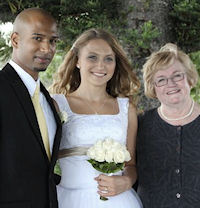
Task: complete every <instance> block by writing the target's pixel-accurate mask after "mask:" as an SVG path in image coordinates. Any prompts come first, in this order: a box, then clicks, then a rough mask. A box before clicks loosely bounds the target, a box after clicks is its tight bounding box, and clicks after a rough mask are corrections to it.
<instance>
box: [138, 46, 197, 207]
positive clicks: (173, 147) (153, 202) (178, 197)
mask: <svg viewBox="0 0 200 208" xmlns="http://www.w3.org/2000/svg"><path fill="white" fill-rule="evenodd" d="M143 71H144V85H145V94H146V95H147V96H149V97H150V98H157V99H158V100H159V101H160V106H159V107H158V108H157V109H153V110H150V111H147V112H145V113H144V114H143V115H140V116H139V128H138V138H137V165H138V193H139V195H140V197H141V200H142V203H143V205H144V208H179V207H180V208H199V207H200V116H199V114H200V107H199V105H198V104H197V103H195V102H194V101H193V99H192V98H191V96H190V90H191V88H192V87H194V86H195V84H196V83H197V81H198V74H197V71H196V69H195V66H194V65H193V63H192V62H191V60H190V58H189V57H188V56H187V55H186V54H185V53H184V52H182V51H180V50H179V49H177V47H176V45H174V44H171V43H168V44H166V45H165V46H164V47H162V48H161V49H160V50H159V51H158V52H155V53H153V54H152V55H151V56H150V57H149V59H148V60H147V62H146V63H145V65H144V68H143Z"/></svg>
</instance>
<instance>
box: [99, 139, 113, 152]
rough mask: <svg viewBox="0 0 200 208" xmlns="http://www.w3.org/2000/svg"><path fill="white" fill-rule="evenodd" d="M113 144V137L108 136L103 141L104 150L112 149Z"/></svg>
mask: <svg viewBox="0 0 200 208" xmlns="http://www.w3.org/2000/svg"><path fill="white" fill-rule="evenodd" d="M112 146H113V139H110V138H106V139H105V140H104V141H103V143H102V147H103V149H104V150H110V149H111V148H112Z"/></svg>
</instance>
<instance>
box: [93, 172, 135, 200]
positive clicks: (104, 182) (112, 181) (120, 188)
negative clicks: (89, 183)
mask: <svg viewBox="0 0 200 208" xmlns="http://www.w3.org/2000/svg"><path fill="white" fill-rule="evenodd" d="M95 180H96V181H97V182H98V189H99V191H98V194H99V195H101V196H104V197H109V196H115V195H117V194H120V193H122V192H124V191H126V190H128V189H130V188H131V187H132V180H131V179H130V178H129V177H128V176H124V175H123V176H115V175H114V176H106V175H103V174H101V175H99V176H98V177H96V178H95Z"/></svg>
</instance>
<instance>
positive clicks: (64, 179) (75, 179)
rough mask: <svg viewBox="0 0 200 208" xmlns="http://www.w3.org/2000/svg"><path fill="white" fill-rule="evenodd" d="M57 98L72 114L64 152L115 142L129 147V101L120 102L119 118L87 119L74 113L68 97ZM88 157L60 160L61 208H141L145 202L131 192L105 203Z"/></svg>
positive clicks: (62, 146)
mask: <svg viewBox="0 0 200 208" xmlns="http://www.w3.org/2000/svg"><path fill="white" fill-rule="evenodd" d="M53 98H54V99H55V100H56V102H57V103H58V105H59V108H60V111H65V112H67V114H68V120H67V122H66V123H64V124H63V133H62V139H61V144H60V149H69V148H73V147H85V146H87V147H88V146H91V145H93V144H94V143H95V142H96V141H97V140H99V139H104V138H106V137H110V138H113V139H115V140H118V141H119V142H121V143H123V144H125V143H126V136H127V125H128V116H127V115H128V99H127V98H117V101H118V105H119V113H118V114H116V115H96V114H94V115H85V114H76V113H74V112H72V111H71V109H70V106H69V104H68V101H67V99H66V98H65V96H64V95H61V94H56V95H53ZM87 159H88V157H87V156H86V155H83V156H70V157H65V158H61V159H59V163H60V167H61V171H62V176H61V182H60V184H59V185H58V186H57V193H58V203H59V208H141V207H142V204H141V201H140V199H139V197H138V195H137V194H136V192H135V191H134V190H133V189H131V190H128V191H126V192H124V193H121V194H118V195H117V196H114V197H109V200H107V201H102V200H100V198H99V197H100V196H99V194H98V193H97V182H96V181H95V180H94V178H95V177H97V176H98V175H99V172H98V171H96V170H95V169H94V168H93V167H92V165H91V164H90V163H89V162H88V161H87Z"/></svg>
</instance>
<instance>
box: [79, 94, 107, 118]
mask: <svg viewBox="0 0 200 208" xmlns="http://www.w3.org/2000/svg"><path fill="white" fill-rule="evenodd" d="M107 98H108V96H107ZM83 101H84V102H85V103H86V104H87V106H88V107H89V108H90V109H91V110H92V111H93V112H94V114H95V115H98V114H99V111H100V110H101V109H102V108H103V107H104V105H105V103H106V101H107V99H106V98H105V99H104V101H103V103H102V104H101V105H100V106H99V108H98V109H97V110H95V109H94V108H93V107H92V106H91V105H90V104H89V103H88V101H87V100H83Z"/></svg>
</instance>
